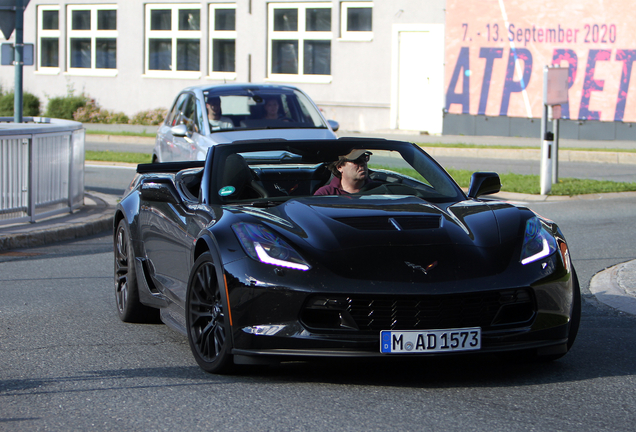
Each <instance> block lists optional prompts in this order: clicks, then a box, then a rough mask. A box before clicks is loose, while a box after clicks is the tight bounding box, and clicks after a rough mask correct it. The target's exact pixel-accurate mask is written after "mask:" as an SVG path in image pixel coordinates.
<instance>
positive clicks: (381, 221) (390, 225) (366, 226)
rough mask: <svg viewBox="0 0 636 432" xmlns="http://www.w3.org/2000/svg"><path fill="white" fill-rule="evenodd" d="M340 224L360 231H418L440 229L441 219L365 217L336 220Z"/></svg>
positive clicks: (434, 217) (425, 217)
mask: <svg viewBox="0 0 636 432" xmlns="http://www.w3.org/2000/svg"><path fill="white" fill-rule="evenodd" d="M336 220H337V221H338V222H341V223H344V224H346V225H349V226H350V227H352V228H356V229H359V230H377V231H380V230H393V231H395V230H399V231H401V230H418V229H435V228H439V227H440V221H441V217H440V216H437V215H430V216H429V215H427V216H365V217H343V218H336Z"/></svg>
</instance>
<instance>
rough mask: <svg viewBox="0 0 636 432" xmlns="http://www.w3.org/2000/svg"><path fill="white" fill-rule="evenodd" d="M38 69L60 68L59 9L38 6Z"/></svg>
mask: <svg viewBox="0 0 636 432" xmlns="http://www.w3.org/2000/svg"><path fill="white" fill-rule="evenodd" d="M37 44H38V46H37V51H36V52H37V53H38V62H37V65H38V69H39V70H42V69H44V70H45V71H50V72H54V73H57V72H59V70H60V69H59V68H60V9H59V7H57V6H39V7H38V42H37Z"/></svg>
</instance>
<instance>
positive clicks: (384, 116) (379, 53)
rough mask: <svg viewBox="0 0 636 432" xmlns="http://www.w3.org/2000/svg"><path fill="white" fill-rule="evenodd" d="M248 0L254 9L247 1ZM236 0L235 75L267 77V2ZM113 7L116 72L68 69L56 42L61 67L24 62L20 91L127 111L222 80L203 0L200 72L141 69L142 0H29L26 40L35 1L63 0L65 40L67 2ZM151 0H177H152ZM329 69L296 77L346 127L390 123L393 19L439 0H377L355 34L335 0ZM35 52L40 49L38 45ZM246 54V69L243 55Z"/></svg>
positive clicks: (9, 77) (7, 70) (9, 81)
mask: <svg viewBox="0 0 636 432" xmlns="http://www.w3.org/2000/svg"><path fill="white" fill-rule="evenodd" d="M250 1H251V14H250V13H249V10H248V8H249V4H250ZM250 1H243V0H239V1H237V2H236V7H237V9H236V19H237V22H236V29H237V34H238V36H237V42H236V72H237V79H236V82H239V83H240V82H247V81H248V79H249V78H250V77H251V81H252V82H263V81H267V2H265V1H263V0H250ZM114 3H116V4H117V5H118V10H117V20H118V22H117V27H118V29H117V30H118V34H119V37H118V41H117V75H116V76H114V77H97V76H79V75H70V74H68V73H67V72H65V71H64V65H65V55H66V46H65V44H64V43H62V44H61V46H60V64H61V69H62V70H61V72H60V73H59V74H56V75H46V74H42V73H40V72H37V71H36V68H35V66H25V67H24V78H23V83H24V84H23V88H24V91H28V92H30V93H33V94H35V95H36V96H38V97H40V99H41V101H42V110H44V109H45V108H46V103H47V101H48V97H54V96H64V95H66V94H67V92H68V89H69V88H72V89H74V91H75V93H76V94H79V93H82V92H84V93H86V94H88V95H89V96H91V97H93V98H95V99H96V100H97V102H98V103H99V105H100V106H101V107H103V108H105V109H108V110H111V111H118V112H119V111H122V112H124V113H126V114H127V115H129V116H131V115H133V114H135V113H137V112H139V111H142V110H147V109H153V108H160V107H162V108H168V107H169V105H170V104H171V103H172V100H173V98H174V96H175V95H176V94H177V92H178V91H179V90H180V89H182V88H183V87H186V86H189V85H195V84H205V83H209V84H214V83H220V82H222V81H218V80H211V79H208V78H206V72H205V71H206V70H207V65H208V55H207V52H208V42H207V27H208V23H207V8H208V4H209V3H208V2H207V1H204V2H201V7H202V13H201V29H202V32H203V35H204V36H203V38H202V40H201V53H202V54H201V68H202V71H203V72H202V74H201V75H202V76H201V78H200V79H187V80H185V79H159V78H150V77H147V76H145V75H144V2H142V1H138V0H134V1H133V0H118V1H115V0H114V1H110V2H108V1H98V0H93V1H84V0H75V1H58V2H55V1H51V0H31V1H30V3H29V5H28V7H27V9H26V10H25V15H24V23H25V25H24V41H25V42H26V43H35V42H36V10H37V6H38V5H44V4H51V5H60V29H61V35H62V36H61V39H62V40H65V30H64V29H65V27H66V22H65V20H64V17H65V13H64V10H65V7H66V5H69V4H114ZM152 3H176V1H173V2H169V1H161V0H157V1H153V2H152ZM331 3H332V31H333V34H334V37H333V40H332V45H331V47H332V57H331V73H332V80H331V82H330V83H326V84H315V83H314V84H307V83H294V82H290V84H294V85H297V86H298V87H300V88H302V89H303V90H305V91H306V92H307V93H308V94H309V95H310V96H311V97H312V98H313V99H314V100H315V101H316V102H317V103H318V105H319V106H321V108H322V109H323V110H324V112H325V114H326V116H327V117H328V118H331V119H334V120H337V121H339V122H340V124H341V128H342V129H345V130H361V131H364V130H367V131H371V130H379V129H388V128H389V127H390V123H391V121H390V110H391V49H392V26H393V24H409V23H444V0H430V1H429V0H427V1H422V0H376V1H375V2H374V5H373V40H372V41H367V42H352V41H343V40H339V34H340V22H339V16H340V1H338V0H332V1H331ZM36 55H37V53H36ZM249 57H251V70H248V58H249ZM14 74H15V71H14V68H13V67H10V66H3V67H2V68H0V84H2V88H3V89H5V90H8V89H12V88H13V82H14Z"/></svg>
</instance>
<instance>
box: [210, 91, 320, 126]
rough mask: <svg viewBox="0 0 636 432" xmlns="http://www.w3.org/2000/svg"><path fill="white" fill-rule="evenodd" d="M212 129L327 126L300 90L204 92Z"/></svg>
mask: <svg viewBox="0 0 636 432" xmlns="http://www.w3.org/2000/svg"><path fill="white" fill-rule="evenodd" d="M204 98H205V102H206V108H207V110H208V119H209V120H210V130H211V133H214V132H218V131H227V130H228V129H238V130H255V129H286V128H294V129H298V128H327V125H326V124H325V121H324V120H323V117H322V116H321V115H320V113H319V112H318V110H317V109H316V107H315V105H314V104H313V103H312V102H311V101H310V100H309V99H308V98H307V96H305V95H304V94H303V93H301V92H299V91H291V90H290V91H288V92H279V93H274V92H258V93H256V92H249V93H244V94H226V93H213V92H209V93H208V92H204Z"/></svg>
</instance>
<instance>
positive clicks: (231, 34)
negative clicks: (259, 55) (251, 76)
mask: <svg viewBox="0 0 636 432" xmlns="http://www.w3.org/2000/svg"><path fill="white" fill-rule="evenodd" d="M209 23H210V32H209V34H210V65H209V68H210V75H211V76H213V77H218V78H230V79H235V78H236V4H235V3H213V4H211V5H210V19H209Z"/></svg>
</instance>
